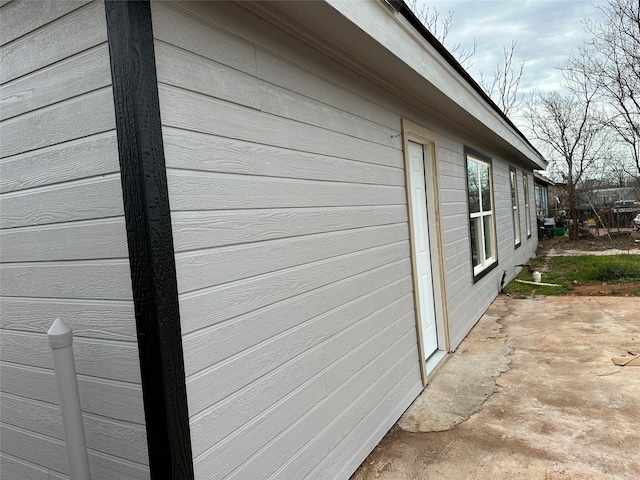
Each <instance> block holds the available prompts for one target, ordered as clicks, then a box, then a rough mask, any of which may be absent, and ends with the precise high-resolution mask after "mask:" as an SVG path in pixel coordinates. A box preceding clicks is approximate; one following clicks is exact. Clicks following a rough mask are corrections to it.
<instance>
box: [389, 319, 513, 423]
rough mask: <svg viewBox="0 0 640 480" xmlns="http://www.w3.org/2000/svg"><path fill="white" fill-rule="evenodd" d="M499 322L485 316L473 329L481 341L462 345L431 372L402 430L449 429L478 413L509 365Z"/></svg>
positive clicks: (405, 415) (507, 347) (405, 419)
mask: <svg viewBox="0 0 640 480" xmlns="http://www.w3.org/2000/svg"><path fill="white" fill-rule="evenodd" d="M494 313H495V312H494ZM499 319H500V318H499V317H497V316H495V315H490V314H488V315H485V316H484V317H483V318H482V319H481V321H480V322H478V324H477V325H476V326H475V329H474V330H475V336H476V337H478V338H480V339H481V341H479V342H474V341H469V342H463V344H462V345H461V346H460V348H459V349H458V351H457V352H456V354H455V355H451V356H449V358H448V361H447V364H446V368H440V369H439V370H437V372H436V373H434V375H433V378H432V379H430V382H429V387H428V388H426V389H425V390H424V391H423V392H422V394H421V395H420V396H419V397H418V398H417V399H416V400H415V401H414V402H413V404H412V405H411V407H409V409H408V410H407V411H406V412H405V413H404V415H403V416H402V418H401V419H400V420H399V422H398V426H399V427H400V428H401V429H402V430H405V431H407V432H441V431H444V430H449V429H450V428H452V427H453V426H455V425H457V424H459V423H462V422H464V421H465V420H467V419H468V418H469V417H471V415H473V414H474V413H476V412H479V411H480V410H481V408H482V404H483V403H484V402H485V401H486V400H487V399H488V398H489V397H490V396H491V395H492V394H493V393H494V392H495V390H496V379H497V378H498V377H499V376H500V374H501V373H503V372H506V371H507V370H508V366H509V363H510V357H509V355H510V354H511V349H510V348H509V346H507V344H506V338H505V336H504V335H503V334H502V333H501V330H502V326H501V325H500V324H499V323H498V321H499ZM460 372H464V375H461V374H460Z"/></svg>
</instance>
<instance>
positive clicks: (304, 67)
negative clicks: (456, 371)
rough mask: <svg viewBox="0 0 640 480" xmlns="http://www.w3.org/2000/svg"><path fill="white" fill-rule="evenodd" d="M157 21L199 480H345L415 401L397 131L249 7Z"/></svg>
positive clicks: (392, 121)
mask: <svg viewBox="0 0 640 480" xmlns="http://www.w3.org/2000/svg"><path fill="white" fill-rule="evenodd" d="M152 13H153V23H154V32H155V36H156V39H157V40H156V59H157V70H158V78H159V93H160V110H161V115H162V121H163V125H164V129H163V137H164V144H165V158H166V163H167V173H168V184H169V193H170V204H171V209H172V225H173V230H174V241H175V248H176V269H177V275H178V289H179V298H180V315H181V327H182V332H183V347H184V355H185V370H186V374H187V394H188V403H189V414H190V417H191V440H192V448H193V455H194V463H195V465H194V469H195V476H196V478H223V477H224V478H243V479H244V478H256V479H257V478H268V477H271V476H273V477H274V478H305V477H308V478H333V477H334V476H338V477H339V476H342V477H343V478H344V477H346V476H348V475H349V474H350V473H351V471H352V470H354V469H355V468H356V467H357V465H359V463H360V462H361V461H362V459H363V458H364V456H366V455H367V454H368V452H369V451H370V450H371V449H373V447H374V446H375V444H376V443H377V442H378V441H379V439H380V438H381V437H382V436H383V435H384V433H386V431H387V430H388V429H389V428H390V427H391V426H392V425H393V423H394V422H395V420H396V419H397V418H398V417H399V415H400V414H401V413H402V412H403V411H404V409H406V407H407V406H408V405H409V403H410V402H411V401H412V400H413V398H415V396H416V395H417V394H418V392H419V391H420V390H421V388H422V387H421V379H420V370H419V364H418V353H417V341H416V332H415V320H414V313H413V299H412V282H411V266H410V265H411V264H410V259H409V242H408V226H407V213H406V194H405V190H404V171H403V168H402V166H403V156H402V150H401V138H400V136H399V134H400V131H399V128H400V117H399V116H398V115H397V114H394V113H393V112H390V111H388V110H386V109H384V108H381V107H380V106H379V105H377V104H375V103H374V102H371V101H369V100H367V99H366V98H364V97H362V96H359V95H357V94H355V93H354V91H353V89H354V88H357V87H358V85H357V84H354V83H352V82H350V80H349V79H348V77H347V78H343V76H342V75H341V74H340V73H339V74H338V75H332V74H331V72H330V71H329V70H325V69H329V68H330V69H333V68H338V69H340V66H339V65H338V64H336V63H334V62H331V61H329V59H327V58H325V57H324V56H323V55H322V54H320V53H319V52H317V51H314V50H313V49H311V48H308V47H305V46H304V45H302V44H301V43H300V42H296V41H293V38H292V37H290V36H288V35H286V34H284V33H283V32H282V31H280V30H278V29H277V28H275V27H273V26H271V25H269V24H267V23H266V22H264V21H262V20H261V19H260V18H258V17H256V16H254V15H252V14H250V13H248V12H247V11H245V10H244V9H243V8H242V7H237V6H229V5H224V4H219V3H213V4H183V3H181V4H180V5H179V6H168V5H164V4H162V5H160V4H153V10H152ZM229 32H233V34H231V33H229ZM342 70H343V71H344V72H345V76H346V75H349V72H348V71H346V69H342ZM318 71H320V72H322V71H324V72H325V73H324V74H322V75H320V76H318V75H317V72H318ZM334 77H335V78H334ZM334 82H338V83H337V84H336V83H334ZM343 84H344V85H343ZM342 469H344V470H342ZM341 470H342V473H340V471H341ZM225 476H228V477H225Z"/></svg>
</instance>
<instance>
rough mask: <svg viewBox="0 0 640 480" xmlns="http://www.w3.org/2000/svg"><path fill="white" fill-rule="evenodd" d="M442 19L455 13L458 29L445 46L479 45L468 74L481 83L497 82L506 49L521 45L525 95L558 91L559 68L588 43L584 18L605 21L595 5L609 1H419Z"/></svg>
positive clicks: (519, 53)
mask: <svg viewBox="0 0 640 480" xmlns="http://www.w3.org/2000/svg"><path fill="white" fill-rule="evenodd" d="M419 1H420V3H425V4H427V5H431V6H433V7H435V8H436V9H437V10H438V11H439V12H440V13H441V15H446V14H447V12H448V11H449V10H451V11H452V12H453V24H452V27H451V30H450V32H449V35H448V37H447V38H446V40H445V46H447V47H449V48H451V47H452V46H453V45H455V44H457V43H460V44H461V46H462V48H470V47H471V46H472V45H473V41H474V38H475V41H476V43H477V49H476V55H475V56H474V57H473V65H472V66H471V67H470V68H469V73H470V74H471V76H472V77H474V79H475V80H476V81H478V83H480V79H479V73H478V72H479V70H482V71H483V73H484V75H485V77H488V78H493V72H494V71H495V67H496V64H498V63H500V64H503V63H504V60H503V47H507V48H510V46H511V41H512V40H517V42H518V44H517V47H516V51H515V57H517V60H518V63H519V62H520V61H522V60H524V61H525V67H524V74H523V77H522V81H521V84H520V89H519V92H520V93H526V92H528V91H529V90H531V89H532V88H542V89H557V88H559V83H560V80H561V75H560V73H559V72H558V71H557V69H556V67H557V66H558V65H559V64H560V63H562V62H563V61H564V60H565V59H566V58H567V54H568V53H569V51H570V50H571V49H572V48H573V47H575V45H576V43H577V42H579V41H580V40H581V39H583V38H586V37H587V34H586V33H585V30H584V24H583V20H584V18H585V17H591V18H600V13H599V11H598V9H597V8H596V7H595V6H594V5H596V4H600V5H603V4H605V3H606V1H605V0H475V1H469V0H446V1H445V0H419Z"/></svg>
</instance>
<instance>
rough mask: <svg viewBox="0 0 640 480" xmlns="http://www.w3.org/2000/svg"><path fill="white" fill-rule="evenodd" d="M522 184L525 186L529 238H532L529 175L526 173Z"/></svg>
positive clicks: (525, 209)
mask: <svg viewBox="0 0 640 480" xmlns="http://www.w3.org/2000/svg"><path fill="white" fill-rule="evenodd" d="M522 177H523V179H522V184H523V186H524V214H525V217H526V221H525V223H526V224H527V238H529V237H530V236H531V208H530V207H529V175H527V174H526V173H524V174H523V175H522Z"/></svg>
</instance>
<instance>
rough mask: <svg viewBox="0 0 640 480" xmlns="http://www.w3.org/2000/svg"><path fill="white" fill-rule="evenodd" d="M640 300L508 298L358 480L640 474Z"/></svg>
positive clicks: (480, 326)
mask: <svg viewBox="0 0 640 480" xmlns="http://www.w3.org/2000/svg"><path fill="white" fill-rule="evenodd" d="M628 352H633V353H640V298H638V297H537V298H531V299H512V298H509V297H506V296H500V297H499V298H498V299H497V300H496V301H495V302H494V304H493V305H492V307H491V308H490V309H489V311H488V312H487V314H486V315H485V316H484V317H483V318H482V319H481V320H480V322H479V323H478V325H477V326H476V327H475V328H474V329H473V331H472V332H471V333H470V334H469V336H468V337H467V338H466V339H465V340H464V342H463V343H462V344H461V345H460V347H459V348H458V351H457V352H456V353H454V354H452V355H451V356H450V357H449V359H448V361H446V363H444V364H443V365H442V366H441V367H440V369H439V370H438V371H436V372H435V374H434V375H433V378H432V379H431V381H430V384H429V385H428V386H427V388H426V389H425V391H424V392H423V393H422V395H421V396H420V397H419V398H418V399H417V400H416V402H414V405H413V406H412V407H411V408H410V409H409V410H407V412H406V413H405V415H404V416H403V418H402V419H401V420H400V422H399V423H398V424H397V425H396V426H395V427H394V428H393V429H392V430H391V431H390V432H389V434H387V436H386V437H385V438H384V439H383V440H382V442H381V443H380V444H379V445H378V447H377V448H376V449H375V450H374V451H373V452H372V453H371V455H370V456H369V458H367V460H366V461H365V462H364V463H363V464H362V466H361V467H360V469H359V470H358V471H357V472H356V473H355V474H354V475H353V477H352V480H370V479H382V480H404V479H426V480H429V479H512V478H518V479H545V480H551V479H554V480H556V479H594V480H595V479H598V480H599V479H638V478H640V438H639V436H638V434H639V432H640V367H637V366H633V367H632V366H626V367H620V366H616V365H614V364H613V362H612V360H611V359H612V358H613V357H615V356H620V355H622V354H628Z"/></svg>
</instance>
